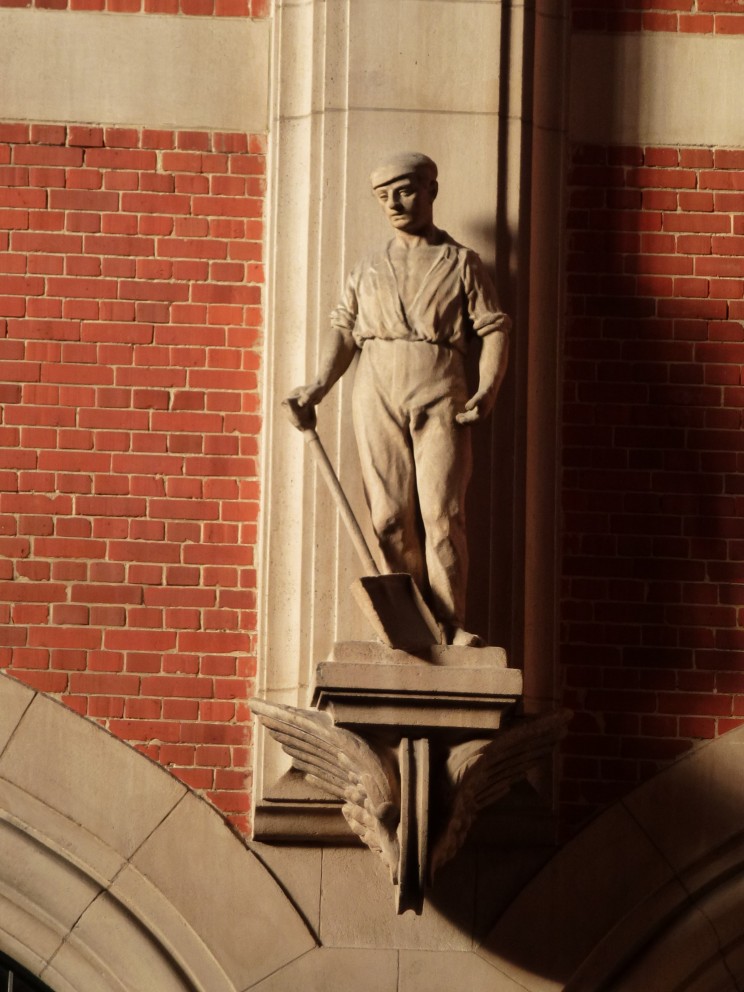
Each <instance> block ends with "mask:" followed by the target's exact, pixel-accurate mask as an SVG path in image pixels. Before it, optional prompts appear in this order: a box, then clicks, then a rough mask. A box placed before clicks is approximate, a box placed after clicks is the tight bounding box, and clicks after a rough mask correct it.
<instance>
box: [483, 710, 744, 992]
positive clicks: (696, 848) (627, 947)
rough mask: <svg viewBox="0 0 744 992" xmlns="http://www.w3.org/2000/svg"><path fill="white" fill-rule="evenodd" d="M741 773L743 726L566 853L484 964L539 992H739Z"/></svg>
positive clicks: (624, 804) (641, 793) (496, 933)
mask: <svg viewBox="0 0 744 992" xmlns="http://www.w3.org/2000/svg"><path fill="white" fill-rule="evenodd" d="M742 767H744V728H740V729H737V730H734V731H731V732H729V733H728V734H726V735H724V736H722V737H720V738H717V739H716V740H714V741H711V742H709V743H707V744H705V745H702V746H700V747H699V748H697V749H695V750H694V751H692V752H690V753H689V754H688V755H686V756H685V757H684V758H682V759H680V760H679V761H677V762H675V763H674V764H673V765H671V766H670V767H668V768H667V769H665V770H664V771H663V772H661V773H659V774H658V775H657V776H655V777H654V778H653V779H651V780H649V781H648V782H646V783H644V784H643V785H642V786H640V787H639V788H638V789H636V790H635V791H633V792H632V793H630V794H629V795H628V796H627V797H626V798H625V799H623V800H622V801H621V802H619V803H617V804H615V805H614V806H612V807H611V808H610V809H609V810H607V811H606V812H605V813H603V814H602V815H601V816H599V817H597V819H596V820H594V821H592V822H591V823H590V824H589V825H588V826H587V827H586V828H585V829H584V830H583V831H582V833H580V834H579V835H578V836H577V837H576V838H574V839H573V840H572V841H571V842H569V843H568V844H567V845H566V846H565V847H564V848H563V849H562V850H561V851H559V852H558V854H557V855H556V856H555V857H554V858H553V859H552V860H551V861H550V862H549V863H548V864H547V865H546V867H545V868H544V869H543V870H542V871H541V872H540V873H539V874H538V875H537V876H536V877H535V879H533V881H532V882H531V883H530V884H529V885H528V886H527V887H526V888H525V889H524V890H523V891H522V892H521V893H520V895H519V896H518V898H517V899H516V900H515V901H514V902H513V903H512V904H511V906H510V907H509V909H508V910H507V911H506V912H505V913H504V915H503V916H502V917H501V919H500V920H499V921H498V923H497V924H496V926H495V927H494V928H493V930H492V931H491V933H490V934H489V936H488V937H487V939H486V940H485V941H484V942H483V944H482V945H481V947H480V948H478V950H477V953H478V955H479V956H481V957H483V958H484V959H485V960H487V961H488V962H489V963H490V964H491V965H492V966H493V967H495V968H497V969H498V970H499V971H501V972H502V973H503V974H504V975H506V976H509V977H510V978H512V979H514V980H515V981H517V982H518V983H519V984H520V986H521V987H523V988H525V989H527V990H528V992H558V990H565V992H620V990H623V992H627V990H630V989H638V988H651V987H653V989H654V992H677V990H682V989H684V990H685V992H692V989H693V988H694V990H695V992H713V990H714V989H715V990H716V992H717V990H718V988H719V986H718V985H717V984H716V983H717V982H718V980H719V978H721V980H722V981H723V984H722V985H720V988H721V989H725V990H726V992H728V989H729V987H730V988H731V989H733V988H737V987H740V986H739V985H737V981H739V980H742V981H744V953H742V948H744V775H742V772H741V769H742ZM724 907H725V908H724ZM694 975H698V978H697V979H695V982H697V984H695V983H694V982H693V984H689V983H690V982H691V981H692V978H691V976H694ZM706 976H708V977H707V978H706ZM649 983H650V984H649ZM729 983H730V985H729Z"/></svg>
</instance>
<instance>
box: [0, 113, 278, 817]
mask: <svg viewBox="0 0 744 992" xmlns="http://www.w3.org/2000/svg"><path fill="white" fill-rule="evenodd" d="M264 150H265V149H264V139H263V137H261V136H252V135H245V134H233V133H230V134H226V133H207V132H169V131H149V130H140V129H132V128H126V129H123V128H95V127H84V128H83V127H78V126H70V127H65V126H51V125H30V126H28V125H19V124H7V125H0V163H4V164H1V165H0V215H1V219H2V222H3V224H2V232H0V252H1V253H0V400H1V401H2V403H3V407H2V421H1V422H0V437H1V438H2V442H3V443H2V448H1V449H0V522H1V523H0V552H1V553H2V558H1V559H0V612H1V613H2V616H3V619H4V624H3V627H2V634H0V639H2V647H0V661H1V663H2V665H3V667H5V668H7V670H8V671H9V672H10V673H12V674H13V675H14V676H16V677H17V678H19V679H22V680H23V681H25V682H27V683H28V684H30V685H32V686H34V687H36V688H39V689H41V690H44V691H46V692H50V693H52V694H55V695H57V696H58V697H59V698H61V699H62V700H63V701H64V702H65V703H67V705H69V706H71V707H72V708H74V709H75V710H77V711H78V712H79V713H82V714H85V715H87V716H89V717H91V718H92V719H95V720H97V721H98V722H99V723H101V724H103V725H104V726H105V727H107V728H108V729H109V730H111V731H112V732H113V733H115V734H117V735H118V736H120V737H122V738H124V739H125V740H127V741H130V742H131V743H133V744H135V745H136V746H137V747H139V748H140V749H141V750H143V751H144V752H145V753H146V754H148V755H149V756H150V757H152V758H154V759H155V760H157V761H161V762H162V763H163V764H164V765H166V767H168V768H170V769H171V770H172V771H173V773H174V774H176V775H177V776H178V777H180V778H181V779H183V780H184V781H185V782H187V783H188V784H189V785H191V786H193V787H194V788H197V789H199V790H201V791H202V792H203V793H204V794H205V795H206V796H207V797H208V798H209V799H210V800H211V801H212V802H214V803H215V804H216V805H217V806H218V807H219V808H220V809H221V810H222V811H223V812H224V813H226V814H227V815H228V816H229V817H230V818H231V819H232V820H233V822H234V823H235V824H236V825H237V826H238V827H240V828H241V829H244V830H245V829H247V819H246V817H247V802H248V799H247V796H248V791H247V788H246V783H247V777H248V774H249V767H250V763H249V753H248V749H249V744H250V730H249V728H250V724H249V718H248V713H247V709H246V705H245V699H246V698H247V697H248V695H249V693H250V683H251V679H252V677H253V675H254V668H255V664H254V649H255V644H254V639H255V573H254V549H255V540H256V520H257V514H258V482H257V463H256V459H257V453H258V442H257V436H258V431H259V427H260V408H259V401H258V393H257V385H258V379H257V377H258V371H259V367H260V357H261V302H262V288H261V287H262V282H263V270H262V236H263V230H262V213H263V192H264V185H263V184H264V165H265V158H264ZM226 770H227V771H229V772H230V774H225V771H226Z"/></svg>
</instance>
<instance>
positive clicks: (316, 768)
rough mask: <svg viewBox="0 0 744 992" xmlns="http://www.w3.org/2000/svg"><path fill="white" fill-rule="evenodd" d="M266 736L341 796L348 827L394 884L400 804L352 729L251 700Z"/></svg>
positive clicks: (374, 757)
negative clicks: (267, 733)
mask: <svg viewBox="0 0 744 992" xmlns="http://www.w3.org/2000/svg"><path fill="white" fill-rule="evenodd" d="M250 705H251V709H252V710H253V712H254V713H255V714H256V715H257V716H258V718H259V719H260V721H261V723H262V724H263V725H264V727H266V729H267V730H268V731H269V733H270V734H271V736H272V737H273V738H274V739H275V740H277V741H278V742H279V744H281V746H282V749H283V750H284V751H285V752H286V753H287V754H288V755H289V756H290V758H291V759H292V765H293V767H294V768H296V769H297V770H298V771H301V772H302V773H303V774H304V775H305V777H306V778H307V780H308V781H309V782H312V784H313V785H317V786H319V787H320V788H321V789H325V790H326V791H327V792H330V794H331V795H332V796H335V797H336V798H338V799H343V800H344V805H343V807H342V808H341V812H342V813H343V815H344V818H345V819H346V822H347V823H348V824H349V826H350V827H351V829H352V830H353V831H354V833H355V834H357V836H358V837H360V838H361V839H362V840H363V841H364V843H365V844H366V845H367V847H369V848H370V849H371V850H372V851H374V852H375V853H376V854H379V856H380V857H381V858H382V860H383V862H384V863H385V864H386V865H387V867H388V868H389V869H390V874H391V876H392V879H393V882H394V883H397V881H398V879H397V872H398V855H399V849H398V838H397V835H396V831H397V827H398V820H399V818H400V807H399V803H398V801H397V798H396V795H395V792H394V788H393V785H392V783H391V780H390V778H389V776H388V773H387V771H386V770H385V767H384V765H383V764H382V762H381V761H380V759H379V758H378V756H377V755H376V754H375V752H374V751H373V750H372V748H371V747H370V746H369V745H368V744H367V743H366V742H365V741H363V740H362V739H361V738H360V737H357V736H356V734H352V733H351V732H350V731H348V730H342V729H341V728H340V727H335V726H334V725H333V722H332V720H331V718H330V717H329V716H328V714H326V713H321V712H319V711H317V710H301V709H297V708H296V707H294V706H283V705H280V704H277V703H267V702H264V701H263V700H260V699H252V700H251V701H250Z"/></svg>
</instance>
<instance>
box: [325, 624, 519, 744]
mask: <svg viewBox="0 0 744 992" xmlns="http://www.w3.org/2000/svg"><path fill="white" fill-rule="evenodd" d="M521 697H522V673H521V672H520V671H519V670H518V669H516V668H507V667H506V652H505V651H504V650H503V648H460V647H452V646H451V645H436V646H434V647H431V648H429V649H428V650H427V651H426V652H425V653H423V654H421V655H413V654H409V653H408V652H406V651H400V650H395V649H393V648H388V647H386V646H385V645H384V644H379V643H377V642H374V641H342V642H341V643H338V644H336V645H334V648H333V650H332V652H331V655H330V657H329V659H328V661H323V662H321V663H320V664H319V665H318V668H317V671H316V676H315V687H314V692H313V706H316V707H317V708H318V709H319V710H326V711H327V712H328V713H329V714H330V715H331V717H332V719H333V722H334V723H335V724H336V725H337V726H341V727H350V728H355V727H358V728H360V729H361V728H364V727H381V728H382V727H386V728H391V729H393V730H396V731H399V733H400V736H418V735H421V734H424V733H425V734H431V733H436V734H437V735H438V736H440V737H441V736H446V732H447V731H448V730H449V731H455V732H456V734H457V735H458V736H460V737H461V736H462V731H469V732H471V733H473V734H476V733H492V732H493V731H496V730H498V729H499V727H500V726H501V723H502V720H503V718H504V716H505V714H507V713H508V712H509V711H510V710H512V709H513V708H514V705H515V703H517V702H518V701H519V700H520V699H521Z"/></svg>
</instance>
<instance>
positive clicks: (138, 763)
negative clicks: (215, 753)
mask: <svg viewBox="0 0 744 992" xmlns="http://www.w3.org/2000/svg"><path fill="white" fill-rule="evenodd" d="M0 851H2V858H0V950H2V951H3V952H4V953H7V954H8V956H9V957H11V958H13V959H14V960H16V961H18V962H19V963H20V964H21V965H23V966H24V967H25V968H27V969H28V970H29V971H30V972H31V973H32V974H34V975H37V976H39V977H40V978H41V979H42V980H43V981H44V982H46V983H47V984H48V985H50V986H51V987H52V988H53V989H55V992H152V990H153V989H157V990H158V992H243V990H247V989H249V988H252V987H253V986H255V985H256V984H257V983H258V982H260V981H262V980H263V979H264V978H265V977H266V976H267V975H269V974H271V973H273V972H274V971H276V970H277V969H280V968H283V967H284V966H285V965H286V964H288V963H289V962H291V961H292V960H294V959H295V958H297V957H299V956H300V955H302V954H304V953H306V952H307V951H308V950H310V949H312V948H313V947H314V946H315V939H314V937H313V935H312V934H311V933H310V931H309V929H308V928H307V926H306V924H305V922H304V921H303V920H302V918H301V916H300V915H299V914H298V912H297V911H296V909H295V908H294V906H293V905H292V903H291V902H290V900H289V899H288V897H287V896H286V894H285V893H284V892H283V890H282V889H281V888H280V886H279V885H278V884H277V883H276V881H275V880H274V878H273V877H272V875H271V874H270V873H269V871H268V870H267V869H266V868H265V867H264V865H263V864H262V863H261V861H260V860H259V859H258V858H257V857H256V855H255V854H253V853H252V852H251V851H250V850H248V848H247V847H246V846H245V845H244V844H243V843H242V842H241V840H240V839H239V838H238V837H237V836H236V835H235V834H234V833H233V832H232V831H231V829H230V828H229V827H228V826H227V825H226V824H225V822H224V821H223V820H222V818H221V817H220V816H219V814H218V813H217V812H216V811H214V810H213V809H212V808H211V807H210V806H209V805H208V804H207V803H205V802H204V801H202V800H200V799H199V798H197V797H196V796H195V795H193V793H191V792H190V791H189V790H188V789H187V788H186V787H185V786H183V785H182V784H181V783H179V782H178V781H177V780H176V779H174V778H173V777H172V776H171V775H169V774H168V773H167V772H166V771H165V770H163V769H162V768H160V767H158V766H157V765H155V764H154V763H153V762H151V761H149V759H147V758H145V757H144V756H143V755H141V754H139V753H138V752H137V751H135V750H134V749H133V748H131V747H129V746H128V745H127V744H124V743H123V742H121V741H119V740H117V739H116V738H114V737H112V736H111V735H110V734H109V733H107V732H106V731H105V730H103V729H102V728H101V727H99V726H97V725H96V724H94V723H92V722H90V721H88V720H85V719H84V718H82V717H80V716H78V715H77V714H76V713H74V712H72V711H71V710H69V709H67V708H66V707H64V706H63V705H61V704H60V703H57V702H55V701H54V700H52V699H50V698H49V697H46V696H44V695H42V694H40V693H35V692H33V691H32V690H31V689H28V688H27V687H26V686H23V685H21V684H20V683H18V682H16V681H15V680H13V679H11V678H8V677H7V676H4V675H3V676H0Z"/></svg>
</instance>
